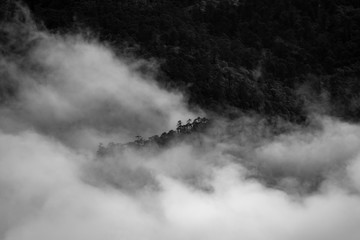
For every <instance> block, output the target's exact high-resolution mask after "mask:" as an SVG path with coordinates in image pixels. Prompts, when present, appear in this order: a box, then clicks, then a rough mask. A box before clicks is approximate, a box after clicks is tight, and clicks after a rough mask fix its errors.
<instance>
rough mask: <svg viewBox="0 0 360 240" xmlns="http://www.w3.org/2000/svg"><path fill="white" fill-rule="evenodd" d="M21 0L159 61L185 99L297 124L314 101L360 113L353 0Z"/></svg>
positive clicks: (6, 92) (48, 22)
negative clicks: (273, 117)
mask: <svg viewBox="0 0 360 240" xmlns="http://www.w3.org/2000/svg"><path fill="white" fill-rule="evenodd" d="M9 2H10V1H2V3H1V5H2V6H1V7H0V9H3V10H4V9H5V11H4V12H3V13H2V16H1V17H2V18H6V17H7V16H6V12H7V8H9V7H10V4H9ZM24 2H25V3H26V4H28V5H29V7H30V9H31V10H32V11H33V13H34V16H36V18H37V21H38V22H43V24H44V25H45V26H46V28H48V29H50V30H52V31H62V30H63V31H68V30H69V29H73V31H77V30H78V29H79V28H82V29H83V28H85V27H86V28H89V29H91V31H92V32H95V33H96V34H99V38H100V39H101V40H104V41H107V42H109V43H110V44H111V45H113V46H115V47H118V49H120V50H119V51H122V52H123V54H124V53H129V54H135V55H136V56H140V57H141V58H146V59H156V60H157V61H158V62H159V63H160V73H158V76H157V79H158V81H159V82H160V83H161V84H162V85H163V86H165V87H166V88H177V89H182V90H183V92H185V93H187V94H188V97H189V102H190V104H192V105H199V106H201V107H202V108H204V109H208V110H211V111H215V112H216V113H220V114H222V113H223V112H224V111H223V109H224V107H225V108H227V109H240V110H241V111H243V112H256V113H260V114H262V115H265V116H280V117H282V118H284V119H288V120H290V121H292V122H298V123H299V122H303V121H304V120H305V119H306V115H307V114H308V112H309V111H311V110H312V109H309V107H308V106H309V105H312V104H314V103H315V105H316V104H320V105H321V106H322V107H321V108H324V106H331V107H325V110H326V111H327V113H328V114H331V115H334V116H337V117H340V118H344V119H347V120H353V121H357V120H359V118H360V108H359V97H360V96H359V92H360V82H359V76H360V47H359V44H360V2H359V1H355V0H352V1H351V0H308V1H303V0H290V1H288V0H281V1H269V0H251V1H246V0H237V1H236V0H233V1H231V0H227V1H215V0H213V1H210V0H209V1H200V0H188V1H174V0H166V1H163V0H152V1H151V0H141V1H140V0H127V1H111V0H106V1H98V0H81V1H80V0H74V1H64V0H61V1H59V0H46V1H45V0H36V1H32V0H26V1H24ZM144 71H146V69H145V70H144ZM14 95H16V86H14V84H11V83H6V82H1V90H0V100H1V101H2V102H4V101H6V98H7V97H11V96H14Z"/></svg>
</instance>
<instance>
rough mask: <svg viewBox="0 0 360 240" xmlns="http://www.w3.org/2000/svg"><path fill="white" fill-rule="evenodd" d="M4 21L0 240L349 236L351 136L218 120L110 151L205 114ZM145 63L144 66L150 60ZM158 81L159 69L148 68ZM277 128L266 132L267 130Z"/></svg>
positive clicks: (100, 59)
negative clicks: (105, 147) (9, 92)
mask: <svg viewBox="0 0 360 240" xmlns="http://www.w3.org/2000/svg"><path fill="white" fill-rule="evenodd" d="M18 11H19V12H18V14H21V15H22V17H21V18H19V19H22V20H21V21H20V20H19V19H17V20H16V18H15V20H14V21H13V22H9V23H3V24H2V26H1V31H2V33H4V36H6V37H4V40H2V41H1V45H0V47H1V51H0V53H1V55H0V73H1V74H0V77H1V81H7V82H12V83H13V84H15V85H16V86H17V91H16V94H15V96H14V97H12V98H9V99H8V100H7V101H6V103H4V104H3V105H2V106H1V107H0V239H2V240H22V239H24V240H25V239H26V240H32V239H34V240H35V239H36V240H45V239H53V240H57V239H59V240H60V239H76V240H82V239H84V240H85V239H86V240H98V239H109V240H112V239H129V240H130V239H134V240H135V239H136V240H138V239H149V240H152V239H157V240H159V239H160V240H161V239H164V240H165V239H174V240H177V239H179V240H183V239H210V240H211V239H214V240H215V239H216V240H218V239H225V240H228V239H229V240H230V239H254V240H265V239H267V240H268V239H277V240H282V239H283V240H297V239H314V240H315V239H316V240H318V239H327V240H337V239H344V240H355V239H359V236H360V228H359V223H360V195H359V191H360V177H359V174H360V126H359V125H358V124H354V123H346V122H343V121H341V120H338V119H334V118H331V117H328V116H316V117H314V118H313V119H312V120H311V124H309V125H308V126H304V127H299V126H295V125H292V124H290V123H286V122H284V121H282V120H279V121H278V125H281V126H282V128H285V129H286V131H283V132H281V133H275V131H274V128H275V127H273V126H270V125H267V124H264V121H263V120H262V117H261V116H243V117H241V118H239V119H236V120H231V121H230V120H224V119H221V118H220V117H219V118H217V119H215V124H214V125H213V126H212V128H211V129H209V130H208V132H207V133H204V134H203V135H201V136H200V141H201V144H200V145H199V144H197V143H196V142H193V141H190V140H189V141H182V142H175V143H173V144H171V145H170V146H168V147H166V148H164V149H158V150H156V151H146V150H144V151H141V150H136V149H126V150H125V151H123V150H121V151H120V150H119V151H117V152H115V154H114V155H111V156H108V157H104V158H99V157H98V156H97V155H96V150H97V146H98V144H99V143H101V142H102V143H105V144H107V143H109V142H119V143H126V142H129V141H131V140H132V139H133V138H134V136H136V135H141V136H151V135H154V134H160V133H161V132H164V131H168V130H169V129H172V128H174V127H175V124H176V122H177V121H178V120H183V121H184V120H187V119H189V118H194V117H196V116H198V115H199V114H204V112H203V111H201V110H199V111H197V112H194V111H193V110H190V109H189V108H188V106H187V103H186V98H185V97H184V96H183V95H182V94H181V93H180V92H174V91H173V92H171V91H167V90H165V89H163V88H161V87H160V86H159V85H157V84H156V81H155V79H153V77H154V76H153V75H150V74H149V75H146V74H140V73H139V72H138V71H137V70H136V67H134V66H135V65H136V64H147V63H146V62H145V63H144V61H143V60H141V59H139V60H138V62H136V61H135V63H134V62H132V63H131V62H130V61H128V59H126V58H125V57H122V56H118V55H117V54H115V51H114V50H113V49H112V48H111V47H110V46H109V45H107V44H105V43H101V42H99V41H97V40H96V39H89V38H86V37H84V36H82V35H81V34H54V33H49V32H48V31H46V30H39V29H38V28H37V27H36V25H35V24H34V23H33V22H32V20H31V18H30V16H29V13H28V12H27V10H26V9H22V10H21V11H20V10H18ZM148 64H150V63H148ZM155 71H156V70H155ZM275 130H276V129H275Z"/></svg>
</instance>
